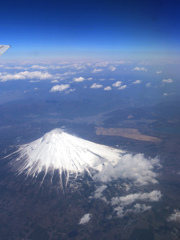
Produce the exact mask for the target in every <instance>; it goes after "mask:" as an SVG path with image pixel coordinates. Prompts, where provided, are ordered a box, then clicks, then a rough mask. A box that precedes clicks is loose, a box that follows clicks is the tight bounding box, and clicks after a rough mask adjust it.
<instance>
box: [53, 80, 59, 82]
mask: <svg viewBox="0 0 180 240" xmlns="http://www.w3.org/2000/svg"><path fill="white" fill-rule="evenodd" d="M51 82H52V83H58V82H59V81H58V80H53V81H51Z"/></svg>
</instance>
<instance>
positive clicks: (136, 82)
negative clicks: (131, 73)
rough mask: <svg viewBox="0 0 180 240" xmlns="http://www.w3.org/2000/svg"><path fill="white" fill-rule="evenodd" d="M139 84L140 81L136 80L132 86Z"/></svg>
mask: <svg viewBox="0 0 180 240" xmlns="http://www.w3.org/2000/svg"><path fill="white" fill-rule="evenodd" d="M140 83H141V80H136V81H134V82H133V83H132V84H140Z"/></svg>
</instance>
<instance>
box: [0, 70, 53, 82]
mask: <svg viewBox="0 0 180 240" xmlns="http://www.w3.org/2000/svg"><path fill="white" fill-rule="evenodd" d="M51 77H52V75H51V74H49V73H48V72H40V71H35V72H29V71H24V72H19V73H15V74H5V75H3V74H2V73H1V74H0V79H1V82H6V81H10V80H25V79H34V78H36V79H37V78H38V79H40V80H44V79H49V78H51Z"/></svg>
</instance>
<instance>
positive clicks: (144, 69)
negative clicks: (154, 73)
mask: <svg viewBox="0 0 180 240" xmlns="http://www.w3.org/2000/svg"><path fill="white" fill-rule="evenodd" d="M133 71H146V72H147V69H146V68H145V67H135V68H134V69H133Z"/></svg>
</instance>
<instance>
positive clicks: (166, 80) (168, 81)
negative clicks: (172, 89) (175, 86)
mask: <svg viewBox="0 0 180 240" xmlns="http://www.w3.org/2000/svg"><path fill="white" fill-rule="evenodd" d="M162 82H163V83H172V82H173V80H172V79H171V78H168V79H163V80H162Z"/></svg>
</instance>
